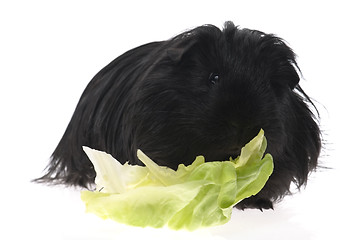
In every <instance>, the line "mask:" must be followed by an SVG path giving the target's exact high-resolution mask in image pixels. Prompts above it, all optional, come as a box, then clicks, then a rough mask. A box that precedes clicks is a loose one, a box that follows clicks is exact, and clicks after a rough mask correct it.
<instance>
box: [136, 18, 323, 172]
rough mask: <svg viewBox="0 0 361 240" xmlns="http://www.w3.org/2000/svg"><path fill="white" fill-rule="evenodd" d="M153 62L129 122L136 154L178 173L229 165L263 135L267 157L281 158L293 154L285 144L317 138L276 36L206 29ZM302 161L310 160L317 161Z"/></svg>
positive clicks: (289, 57)
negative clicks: (201, 165)
mask: <svg viewBox="0 0 361 240" xmlns="http://www.w3.org/2000/svg"><path fill="white" fill-rule="evenodd" d="M152 55H153V56H152V60H151V61H152V64H151V66H150V67H149V68H148V69H147V71H145V73H144V75H143V79H142V80H141V81H140V82H139V83H138V86H137V89H138V91H137V92H136V94H135V99H136V100H135V101H134V102H135V104H134V108H132V114H130V115H129V116H130V117H131V118H132V119H131V120H132V121H133V123H134V133H133V136H134V148H140V149H142V150H143V151H144V152H145V153H146V154H148V155H149V156H150V157H151V158H152V159H154V161H156V162H157V163H158V164H161V165H166V166H169V167H172V168H176V167H177V166H178V164H180V163H184V164H190V163H191V162H192V161H193V160H194V159H195V157H196V156H197V155H204V156H205V158H206V161H214V160H228V159H229V157H235V156H238V155H239V153H240V151H241V148H242V147H243V146H244V145H245V144H246V143H247V142H248V141H250V140H251V139H252V138H253V137H255V136H256V135H257V133H258V132H259V131H260V129H261V128H262V129H264V131H265V136H266V138H267V140H268V149H267V152H270V153H271V154H273V155H276V156H277V155H281V154H290V153H289V151H290V150H289V149H288V148H287V145H292V144H295V143H298V144H300V147H301V148H302V147H305V146H302V144H307V143H304V142H306V141H307V137H305V136H303V137H302V136H301V135H302V134H304V135H310V134H312V133H311V132H312V131H316V132H317V133H316V132H315V133H314V135H318V127H317V125H316V123H315V122H314V120H313V115H312V113H311V111H310V110H309V108H308V105H307V103H306V102H307V101H308V100H309V98H308V97H307V95H305V94H304V93H303V91H302V89H301V88H300V87H299V85H298V82H299V74H298V67H297V64H296V61H295V54H294V53H293V51H292V50H291V49H290V48H289V47H288V46H287V45H286V44H285V42H284V41H283V40H282V39H280V38H278V37H276V36H274V35H269V34H265V33H262V32H259V31H255V30H249V29H239V28H237V27H236V26H234V25H233V23H231V22H227V23H226V24H225V27H224V29H223V30H220V29H218V28H217V27H215V26H211V25H206V26H201V27H198V28H195V29H193V30H190V31H188V32H186V33H183V34H181V35H179V36H177V37H175V38H173V39H171V40H169V41H166V42H164V44H163V45H162V47H161V48H159V49H157V50H156V51H155V52H154V53H153V54H152ZM293 147H295V146H292V148H293ZM315 148H317V146H316V147H315ZM303 154H304V158H305V159H306V160H305V161H309V158H311V157H315V156H311V155H312V153H310V151H308V150H307V151H306V152H305V153H303ZM307 159H308V160H307Z"/></svg>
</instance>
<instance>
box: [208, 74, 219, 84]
mask: <svg viewBox="0 0 361 240" xmlns="http://www.w3.org/2000/svg"><path fill="white" fill-rule="evenodd" d="M218 81H219V75H218V74H217V73H211V74H210V75H209V82H210V83H212V84H216V83H217V82H218Z"/></svg>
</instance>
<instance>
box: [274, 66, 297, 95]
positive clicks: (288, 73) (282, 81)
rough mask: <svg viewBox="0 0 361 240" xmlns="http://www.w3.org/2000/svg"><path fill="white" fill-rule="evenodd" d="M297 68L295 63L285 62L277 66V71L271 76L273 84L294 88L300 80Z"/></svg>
mask: <svg viewBox="0 0 361 240" xmlns="http://www.w3.org/2000/svg"><path fill="white" fill-rule="evenodd" d="M296 69H297V70H298V71H300V70H299V68H298V66H297V65H296V63H291V62H287V63H286V64H284V65H282V66H280V67H279V69H278V71H277V73H276V74H275V75H274V77H273V80H272V82H273V84H275V85H281V86H288V87H289V88H290V89H294V88H295V87H296V86H297V84H298V83H299V81H300V77H299V74H298V72H297V70H296Z"/></svg>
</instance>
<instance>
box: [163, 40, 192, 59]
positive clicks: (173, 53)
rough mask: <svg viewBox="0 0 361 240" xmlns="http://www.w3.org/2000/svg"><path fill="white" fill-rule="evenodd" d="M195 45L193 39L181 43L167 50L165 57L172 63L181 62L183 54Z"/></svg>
mask: <svg viewBox="0 0 361 240" xmlns="http://www.w3.org/2000/svg"><path fill="white" fill-rule="evenodd" d="M196 43H197V41H196V40H194V39H193V40H190V39H187V41H182V42H181V43H179V44H176V45H175V46H172V47H170V48H169V49H167V55H168V57H169V58H170V59H171V60H172V61H174V62H176V63H178V62H180V61H181V60H182V58H183V56H184V54H185V53H187V52H188V51H189V50H190V49H191V48H192V47H193V46H194V45H195V44H196Z"/></svg>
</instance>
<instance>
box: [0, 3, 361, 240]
mask: <svg viewBox="0 0 361 240" xmlns="http://www.w3.org/2000/svg"><path fill="white" fill-rule="evenodd" d="M7 2H8V3H5V1H2V2H0V31H1V38H0V43H1V44H0V81H1V85H0V86H1V87H0V89H1V94H0V109H1V117H0V141H1V142H0V146H1V165H2V166H1V174H0V178H1V179H0V180H1V181H0V182H1V198H0V201H1V202H0V209H1V220H2V223H1V231H0V236H7V237H6V239H126V237H132V239H138V238H136V237H142V239H331V237H332V239H336V238H341V237H342V238H343V239H360V233H359V229H358V227H359V223H358V222H357V221H358V219H359V217H360V213H361V212H360V209H359V199H360V194H359V192H360V191H359V189H360V180H359V176H360V167H361V164H360V162H361V159H360V153H359V151H358V150H359V149H360V143H359V142H360V141H359V138H360V137H359V135H360V133H361V131H360V125H359V122H360V106H359V105H360V97H359V94H358V93H359V88H360V84H359V83H360V82H361V79H360V74H359V68H360V54H361V51H360V42H361V39H360V32H359V29H360V27H359V24H357V23H359V22H361V21H360V20H361V19H360V17H359V11H358V9H359V7H358V5H356V1H354V2H351V1H340V3H338V2H335V1H324V2H322V1H299V3H297V4H296V3H294V2H293V1H292V2H291V1H264V2H259V1H246V2H247V3H242V2H241V1H233V2H232V1H177V2H173V1H164V2H163V4H161V2H160V1H154V0H153V1H143V2H142V1H127V3H123V4H121V3H119V2H120V1H118V2H116V1H98V2H99V3H96V2H94V1H58V2H57V3H55V1H7ZM249 2H252V3H249ZM226 20H232V21H234V22H235V24H237V25H240V26H241V27H248V28H254V29H259V30H262V31H265V32H268V33H276V34H278V35H279V36H281V37H282V38H284V39H286V40H287V41H288V43H289V44H290V45H291V47H292V48H293V49H294V50H295V52H296V53H297V54H298V61H299V65H300V67H301V69H302V71H303V74H304V77H305V80H304V81H303V82H302V83H301V85H302V86H303V87H304V89H305V91H306V92H307V93H308V94H309V95H310V96H312V97H313V98H315V99H316V100H317V101H318V102H319V104H318V106H319V109H320V111H321V115H322V120H321V125H322V129H323V131H324V138H325V142H326V145H325V149H324V151H323V154H322V158H321V161H322V163H323V165H325V166H328V167H332V168H333V169H328V170H320V171H318V172H316V173H314V174H312V176H311V180H310V182H309V184H308V186H307V188H306V189H304V190H302V192H301V193H298V194H296V195H294V196H292V197H287V198H286V199H285V200H284V201H283V202H282V203H281V204H278V205H276V207H275V210H274V211H265V212H263V213H262V212H260V211H257V210H247V211H244V212H242V211H237V210H235V211H234V213H233V216H232V219H231V221H230V222H229V223H227V224H225V225H223V226H220V227H215V228H209V229H204V230H201V231H195V232H191V233H189V232H182V231H180V232H174V231H170V230H167V229H140V228H132V227H127V226H123V225H120V224H117V223H114V222H112V221H103V220H101V219H98V218H97V217H95V216H93V215H92V214H85V213H84V206H83V204H82V202H81V200H80V198H79V190H74V189H65V190H64V189H62V188H59V187H46V186H42V185H35V184H32V183H29V180H30V179H32V178H34V177H37V176H39V175H40V174H41V170H42V169H43V168H44V167H45V165H46V163H47V161H48V157H49V156H50V154H51V153H52V151H53V150H54V148H55V146H56V144H57V143H58V141H59V140H60V138H61V136H62V134H63V132H64V130H65V128H66V126H67V124H68V121H69V120H70V117H71V115H72V113H73V110H74V108H75V105H76V103H77V101H78V99H79V97H80V94H81V93H82V91H83V90H84V88H85V86H86V84H87V83H88V82H89V81H90V79H91V78H92V77H93V75H94V74H95V73H97V71H99V70H100V69H101V68H102V67H103V66H105V65H106V64H107V63H108V62H110V61H111V60H112V59H114V58H115V57H117V56H118V55H120V54H121V53H123V52H124V51H126V50H128V49H130V48H132V47H136V46H138V45H140V44H143V43H146V42H150V41H154V40H164V39H168V38H169V37H171V36H173V35H176V34H177V33H180V32H181V31H183V30H185V29H187V28H191V27H195V26H198V25H201V24H205V23H211V24H215V25H217V26H221V25H222V23H223V22H224V21H226ZM133 237H134V238H133ZM0 238H2V237H0Z"/></svg>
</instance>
